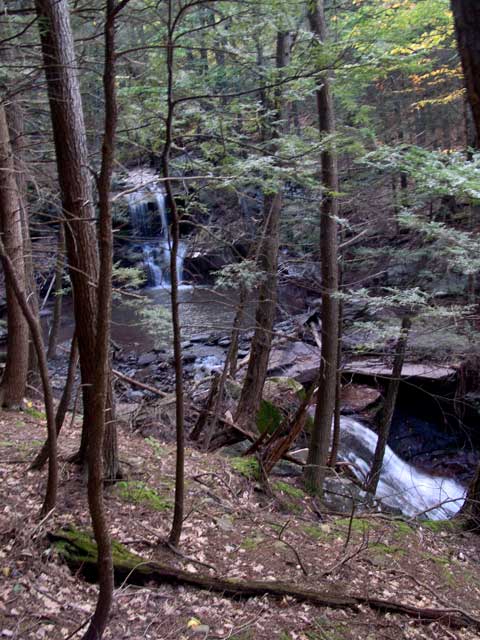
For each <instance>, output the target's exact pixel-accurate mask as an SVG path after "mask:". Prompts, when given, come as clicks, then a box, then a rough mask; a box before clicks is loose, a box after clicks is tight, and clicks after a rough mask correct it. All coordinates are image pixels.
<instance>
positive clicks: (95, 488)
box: [83, 0, 118, 640]
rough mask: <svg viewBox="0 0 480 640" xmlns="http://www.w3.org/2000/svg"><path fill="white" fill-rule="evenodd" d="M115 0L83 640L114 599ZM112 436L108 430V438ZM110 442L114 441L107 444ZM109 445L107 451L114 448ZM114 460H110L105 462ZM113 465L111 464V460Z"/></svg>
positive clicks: (109, 24)
mask: <svg viewBox="0 0 480 640" xmlns="http://www.w3.org/2000/svg"><path fill="white" fill-rule="evenodd" d="M116 12H117V10H116V7H115V0H107V3H106V12H105V28H104V38H105V61H104V70H103V88H104V97H105V125H104V134H103V145H102V165H101V169H100V176H99V178H98V185H97V186H98V196H99V209H100V215H99V255H100V277H99V280H98V289H97V295H98V308H97V318H96V320H97V326H96V363H95V371H94V395H93V423H92V425H91V430H90V434H89V441H88V451H87V454H88V506H89V509H90V516H91V518H92V527H93V533H94V536H95V542H96V543H97V549H98V578H99V593H98V600H97V605H96V607H95V612H94V614H93V617H92V620H91V622H90V625H89V627H88V629H87V631H86V633H85V635H84V636H83V640H98V639H99V638H102V636H103V633H104V631H105V628H106V626H107V623H108V619H109V616H110V609H111V606H112V601H113V587H114V584H113V558H112V543H111V540H110V532H109V528H108V520H107V514H106V511H105V504H104V500H103V481H104V465H103V456H102V451H103V449H104V440H105V436H106V432H107V424H108V425H111V424H112V422H113V418H114V416H113V414H112V410H113V402H112V401H111V399H110V402H109V394H111V392H112V385H111V369H112V366H111V351H110V336H111V316H112V272H113V229H112V204H111V200H110V191H111V184H112V174H113V164H114V160H115V136H116V131H117V120H118V114H117V100H116V88H115V16H116ZM115 435H116V434H114V433H112V432H111V431H110V432H109V437H112V436H113V437H115ZM111 444H112V443H111ZM113 444H114V446H113V447H112V446H110V447H108V449H109V450H110V451H112V450H116V441H115V442H114V443H113ZM108 462H109V463H110V464H112V461H111V460H108ZM113 464H115V462H114V461H113Z"/></svg>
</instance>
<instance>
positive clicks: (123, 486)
mask: <svg viewBox="0 0 480 640" xmlns="http://www.w3.org/2000/svg"><path fill="white" fill-rule="evenodd" d="M116 491H117V492H118V494H119V496H120V497H121V498H123V499H124V500H126V501H127V502H134V503H139V504H145V505H147V506H149V507H151V508H152V509H155V510H156V511H165V510H166V509H171V507H172V503H171V502H170V501H169V500H166V499H165V498H164V497H163V496H161V495H159V494H158V493H157V492H156V491H155V490H154V489H152V488H151V487H149V486H148V485H146V484H145V483H143V482H139V481H135V482H117V484H116Z"/></svg>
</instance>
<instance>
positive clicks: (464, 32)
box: [451, 0, 480, 149]
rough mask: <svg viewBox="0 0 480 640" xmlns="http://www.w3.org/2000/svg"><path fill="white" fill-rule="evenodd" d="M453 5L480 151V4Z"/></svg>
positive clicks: (456, 1) (468, 0) (454, 0)
mask: <svg viewBox="0 0 480 640" xmlns="http://www.w3.org/2000/svg"><path fill="white" fill-rule="evenodd" d="M451 5H452V11H453V17H454V20H455V33H456V36H457V43H458V52H459V54H460V60H461V62H462V68H463V74H464V76H465V85H466V87H467V97H468V101H469V103H470V107H471V109H472V115H473V121H474V124H475V129H476V139H475V146H476V148H477V149H478V148H480V36H479V34H480V4H479V3H478V2H472V0H451Z"/></svg>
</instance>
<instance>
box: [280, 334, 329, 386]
mask: <svg viewBox="0 0 480 640" xmlns="http://www.w3.org/2000/svg"><path fill="white" fill-rule="evenodd" d="M319 365H320V350H319V349H318V347H317V346H316V345H310V344H306V343H305V342H300V341H297V342H292V341H289V342H286V343H284V344H283V345H279V346H277V347H274V348H273V349H272V353H271V355H270V360H269V367H268V375H269V376H284V377H287V378H294V379H295V380H297V381H298V382H300V383H301V384H303V385H306V384H310V383H312V382H313V381H314V380H315V378H316V376H317V373H318V367H319Z"/></svg>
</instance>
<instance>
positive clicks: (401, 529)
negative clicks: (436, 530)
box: [392, 520, 412, 538]
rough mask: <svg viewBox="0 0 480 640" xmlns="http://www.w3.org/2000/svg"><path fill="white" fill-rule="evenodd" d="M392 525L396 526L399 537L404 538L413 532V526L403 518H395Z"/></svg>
mask: <svg viewBox="0 0 480 640" xmlns="http://www.w3.org/2000/svg"><path fill="white" fill-rule="evenodd" d="M392 525H393V527H394V528H395V536H396V537H398V538H403V537H404V536H408V535H410V534H411V533H412V527H411V526H410V525H409V524H407V523H406V522H403V520H395V521H394V522H392Z"/></svg>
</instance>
